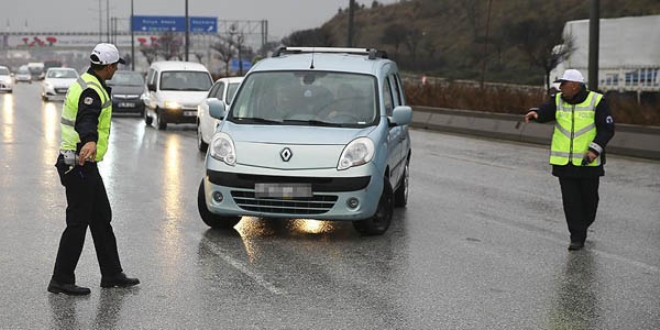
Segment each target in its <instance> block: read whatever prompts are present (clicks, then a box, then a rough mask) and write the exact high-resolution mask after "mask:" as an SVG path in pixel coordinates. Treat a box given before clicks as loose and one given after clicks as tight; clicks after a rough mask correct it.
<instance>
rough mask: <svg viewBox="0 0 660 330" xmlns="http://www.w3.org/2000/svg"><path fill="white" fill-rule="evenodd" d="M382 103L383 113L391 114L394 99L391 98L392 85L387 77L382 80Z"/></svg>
mask: <svg viewBox="0 0 660 330" xmlns="http://www.w3.org/2000/svg"><path fill="white" fill-rule="evenodd" d="M383 105H384V106H385V114H386V115H387V116H391V115H392V112H393V111H394V100H393V99H392V86H391V85H390V80H389V78H388V79H385V81H384V82H383Z"/></svg>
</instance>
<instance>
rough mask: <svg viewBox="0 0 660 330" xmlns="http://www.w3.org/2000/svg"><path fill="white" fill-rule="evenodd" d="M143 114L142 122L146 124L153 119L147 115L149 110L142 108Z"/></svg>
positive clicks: (149, 123)
mask: <svg viewBox="0 0 660 330" xmlns="http://www.w3.org/2000/svg"><path fill="white" fill-rule="evenodd" d="M143 114H144V123H145V124H146V125H147V126H149V125H151V123H152V122H153V121H154V119H153V118H151V116H149V110H147V109H144V112H143Z"/></svg>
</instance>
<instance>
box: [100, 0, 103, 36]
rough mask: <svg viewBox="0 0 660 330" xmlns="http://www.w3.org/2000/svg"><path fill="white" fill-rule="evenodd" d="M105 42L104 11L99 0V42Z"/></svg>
mask: <svg viewBox="0 0 660 330" xmlns="http://www.w3.org/2000/svg"><path fill="white" fill-rule="evenodd" d="M101 42H103V11H102V10H101V0H99V43H101Z"/></svg>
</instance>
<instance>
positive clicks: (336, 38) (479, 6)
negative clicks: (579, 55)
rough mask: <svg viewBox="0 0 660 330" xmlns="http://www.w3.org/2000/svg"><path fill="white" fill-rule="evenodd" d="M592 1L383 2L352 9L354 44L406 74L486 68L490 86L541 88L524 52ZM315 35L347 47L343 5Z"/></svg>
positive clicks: (620, 5) (656, 9)
mask: <svg viewBox="0 0 660 330" xmlns="http://www.w3.org/2000/svg"><path fill="white" fill-rule="evenodd" d="M347 2H348V0H347ZM489 3H490V15H488V11H489V10H488V9H489ZM590 3H591V1H584V0H543V1H542V0H504V1H492V0H491V1H489V0H460V1H455V0H408V1H405V0H403V1H402V2H401V3H397V4H392V5H380V4H378V2H377V1H374V3H373V4H372V6H370V7H362V8H359V9H358V10H356V12H355V20H354V21H355V27H354V30H355V34H354V45H355V46H359V47H376V48H379V49H384V50H386V51H387V52H388V54H390V57H391V58H394V59H395V60H396V61H397V62H398V63H399V65H400V66H401V67H402V69H403V70H404V71H407V72H410V73H415V74H422V73H424V74H427V75H432V76H440V77H447V78H451V79H476V80H479V79H481V78H482V70H483V68H484V67H485V73H484V74H483V77H484V79H485V80H487V81H496V82H509V83H517V84H530V85H541V84H543V82H544V78H543V77H544V69H543V68H542V67H541V66H539V65H538V64H533V63H532V61H531V60H530V56H529V54H534V55H536V56H537V57H539V56H542V54H546V53H547V51H546V50H547V49H552V46H553V45H556V44H558V43H561V32H562V29H563V26H564V23H565V22H566V21H568V20H575V19H587V18H589V5H590ZM600 9H601V14H600V15H601V18H613V17H623V16H639V15H652V14H660V1H658V0H627V1H625V2H621V1H616V0H601V1H600ZM487 27H488V29H487ZM319 31H321V32H322V34H323V36H322V37H321V38H318V39H317V40H319V39H321V40H322V42H323V43H325V44H326V45H328V44H330V45H333V46H346V45H347V40H348V37H347V35H348V33H347V31H348V11H347V10H346V8H340V9H339V10H338V13H337V14H336V15H335V17H333V18H332V19H331V20H330V21H328V22H326V23H325V24H324V25H323V26H322V27H321V28H320V29H319ZM487 31H488V32H487ZM486 41H487V42H486ZM484 54H487V56H485V55H484ZM539 54H541V55H539ZM484 59H486V61H485V62H484Z"/></svg>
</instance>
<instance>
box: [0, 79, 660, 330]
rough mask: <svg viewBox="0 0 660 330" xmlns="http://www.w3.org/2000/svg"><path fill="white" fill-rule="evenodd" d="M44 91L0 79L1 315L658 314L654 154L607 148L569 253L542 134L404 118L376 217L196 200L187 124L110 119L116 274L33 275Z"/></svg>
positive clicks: (281, 323) (524, 325) (115, 319)
mask: <svg viewBox="0 0 660 330" xmlns="http://www.w3.org/2000/svg"><path fill="white" fill-rule="evenodd" d="M61 106H62V104H61V103H42V102H41V101H40V99H39V85H38V84H32V85H18V86H16V88H15V91H14V93H13V94H0V251H2V252H1V253H0V279H2V280H1V281H0V292H1V298H0V329H79V328H80V329H195V328H199V329H649V330H651V329H660V175H658V174H659V173H660V162H657V161H647V160H642V159H635V158H626V157H617V156H610V157H609V158H608V166H607V167H606V173H607V176H606V177H605V178H603V179H602V181H601V189H600V193H601V204H600V208H599V213H598V217H597V220H596V223H595V224H594V226H593V227H592V228H593V229H592V230H591V232H590V236H589V239H588V241H587V247H586V249H585V250H583V251H579V252H576V253H569V252H568V251H567V250H566V247H567V245H568V233H567V229H566V225H565V222H564V217H563V211H562V208H561V201H560V197H561V196H560V192H559V184H558V182H557V180H556V178H554V177H552V176H551V175H550V168H549V166H548V165H547V164H546V163H547V149H546V147H543V146H536V145H523V144H512V143H508V142H501V141H489V140H484V139H477V138H472V137H466V136H456V135H447V134H440V133H436V132H428V131H413V132H412V139H413V158H412V162H411V184H410V188H411V192H410V198H409V203H408V207H407V208H406V209H403V210H397V212H396V214H395V221H394V223H393V225H392V226H391V227H390V230H389V231H388V232H387V233H386V234H385V235H383V236H379V237H360V236H359V235H357V233H356V232H355V231H354V230H353V227H352V225H351V224H350V223H338V222H317V221H310V220H292V221H275V220H268V221H262V220H259V219H252V218H244V219H243V221H242V222H241V223H239V225H238V226H237V227H236V228H235V230H233V231H214V230H209V228H208V227H207V226H206V225H204V224H203V223H202V221H201V219H200V218H199V215H198V213H197V206H196V198H197V188H198V185H199V182H200V180H201V178H202V175H203V173H204V164H203V158H204V157H203V155H202V154H200V153H199V152H198V151H197V148H196V140H195V134H196V133H195V130H194V126H188V125H184V126H170V127H169V128H168V130H167V131H157V130H156V129H154V128H153V127H145V125H144V122H143V120H142V119H141V118H138V117H134V116H121V117H119V116H117V117H116V118H114V119H113V126H112V133H111V143H110V144H111V146H110V149H109V152H108V154H107V156H106V159H105V161H104V162H103V163H102V165H101V171H102V175H103V176H104V180H105V184H106V187H107V190H108V194H109V197H110V200H111V203H112V205H113V216H114V218H113V219H114V220H113V226H114V228H115V233H116V235H117V238H118V244H119V250H120V256H121V258H122V263H123V266H124V269H125V270H126V272H127V273H128V274H129V275H132V276H137V277H139V278H140V280H141V281H142V284H141V285H140V286H138V287H135V288H132V289H101V288H100V287H99V282H100V274H99V270H98V266H97V262H96V257H95V254H94V248H93V245H92V240H91V236H90V235H88V239H87V241H86V243H85V244H86V245H85V250H84V252H83V255H82V258H81V260H80V263H79V265H78V268H77V273H76V274H77V283H78V284H79V285H84V286H90V287H91V288H92V294H91V295H90V296H89V297H84V298H75V297H67V296H64V295H53V294H50V293H48V292H47V291H46V286H47V283H48V280H49V277H50V274H51V271H52V267H53V263H54V260H55V253H56V249H57V244H58V242H59V237H60V234H61V232H62V230H63V229H64V225H65V223H64V211H65V208H66V201H65V195H64V189H63V187H61V186H60V185H59V181H58V178H57V174H56V171H55V168H54V167H53V163H54V162H55V158H56V155H57V150H58V146H59V139H60V135H59V120H60V111H61Z"/></svg>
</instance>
